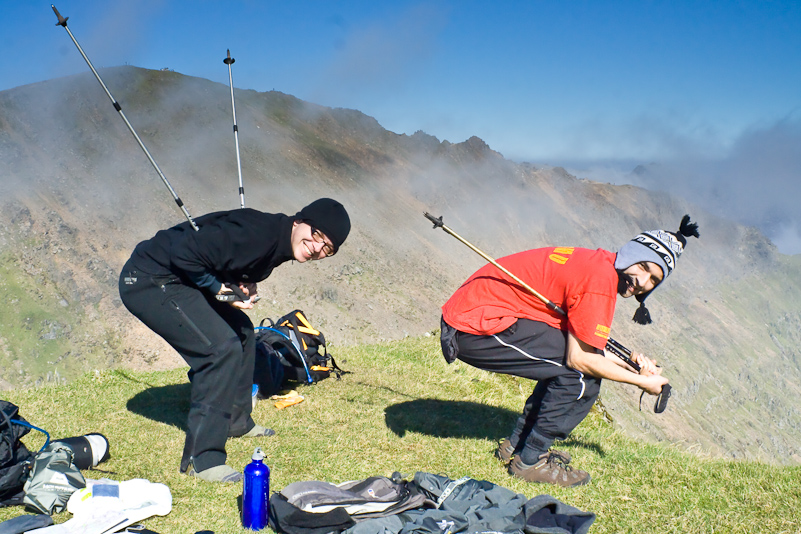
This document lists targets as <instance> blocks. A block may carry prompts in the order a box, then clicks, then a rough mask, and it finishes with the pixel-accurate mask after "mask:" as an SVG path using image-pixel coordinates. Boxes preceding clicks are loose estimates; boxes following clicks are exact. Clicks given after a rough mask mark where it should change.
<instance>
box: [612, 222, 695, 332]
mask: <svg viewBox="0 0 801 534" xmlns="http://www.w3.org/2000/svg"><path fill="white" fill-rule="evenodd" d="M690 236H693V237H700V235H699V234H698V225H697V224H696V223H694V222H690V216H689V215H685V216H684V217H683V218H682V219H681V224H680V225H679V231H678V232H668V231H666V230H652V231H648V232H643V233H641V234H639V235H638V236H636V237H635V238H634V239H632V240H631V241H629V242H628V243H626V244H625V245H623V246H622V247H621V248H620V250H619V251H618V252H617V256H616V258H615V269H617V270H619V271H623V270H626V269H628V268H629V267H631V266H632V265H634V264H635V263H639V262H641V261H649V262H651V263H655V264H657V265H659V267H660V268H661V269H662V281H663V282H664V281H665V279H666V278H667V277H668V275H669V274H670V273H672V272H673V269H675V268H676V260H678V259H679V256H681V253H682V252H684V247H685V246H687V239H686V238H687V237H690ZM651 291H653V289H652V290H651ZM651 291H649V292H648V293H643V294H642V295H637V296H636V297H635V298H636V299H637V301H638V302H639V303H640V307H639V308H637V311H636V312H634V317H633V321H634V322H635V323H639V324H651V322H652V321H651V314H650V312H649V311H648V308H646V307H645V299H646V298H647V297H648V295H650V294H651Z"/></svg>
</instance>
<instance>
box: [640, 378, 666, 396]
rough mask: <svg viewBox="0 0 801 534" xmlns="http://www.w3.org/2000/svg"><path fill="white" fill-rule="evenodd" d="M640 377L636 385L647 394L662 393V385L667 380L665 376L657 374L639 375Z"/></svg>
mask: <svg viewBox="0 0 801 534" xmlns="http://www.w3.org/2000/svg"><path fill="white" fill-rule="evenodd" d="M640 377H641V382H640V383H639V384H637V387H638V388H640V389H641V390H643V391H644V392H646V393H648V394H649V395H659V394H660V393H662V386H664V385H665V384H667V383H668V382H669V380H668V379H667V378H665V377H664V376H659V375H649V376H643V375H640Z"/></svg>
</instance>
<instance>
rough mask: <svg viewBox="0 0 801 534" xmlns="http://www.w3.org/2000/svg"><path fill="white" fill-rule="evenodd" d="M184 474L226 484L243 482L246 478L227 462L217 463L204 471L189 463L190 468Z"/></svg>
mask: <svg viewBox="0 0 801 534" xmlns="http://www.w3.org/2000/svg"><path fill="white" fill-rule="evenodd" d="M184 474H185V475H187V476H190V477H196V478H199V479H200V480H205V481H206V482H222V483H224V484H229V483H234V482H241V481H242V479H243V478H245V477H244V475H243V474H242V473H240V472H239V471H237V470H236V469H234V468H233V467H231V466H228V465H225V464H222V465H215V466H214V467H209V468H208V469H204V470H203V471H195V466H194V465H192V464H189V468H188V469H187V470H186V471H184Z"/></svg>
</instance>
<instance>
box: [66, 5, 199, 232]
mask: <svg viewBox="0 0 801 534" xmlns="http://www.w3.org/2000/svg"><path fill="white" fill-rule="evenodd" d="M50 7H52V8H53V12H54V13H55V14H56V17H58V22H57V23H56V26H63V27H64V29H65V30H67V34H68V35H69V36H70V39H72V42H73V43H75V46H76V47H77V48H78V52H80V53H81V56H83V59H84V61H86V64H87V65H89V68H90V69H91V70H92V73H93V74H94V75H95V78H97V81H98V82H100V85H101V87H103V90H104V91H105V92H106V95H107V96H108V97H109V99H110V100H111V103H112V104H113V105H114V109H116V110H117V112H118V113H119V114H120V117H122V120H123V121H124V122H125V125H126V126H127V127H128V129H129V130H130V131H131V133H132V134H133V136H134V139H136V142H137V143H139V147H140V148H141V149H142V150H143V151H144V153H145V155H146V156H147V159H148V160H150V163H151V164H152V165H153V168H154V169H156V172H157V173H158V175H159V177H160V178H161V181H162V182H164V185H166V186H167V189H169V190H170V193H171V194H172V198H173V199H174V200H175V203H176V204H178V207H179V208H181V211H182V212H183V213H184V215H185V216H186V218H187V220H188V221H189V224H191V225H192V228H194V229H195V230H200V228H198V226H197V224H195V221H194V219H192V216H191V215H189V211H187V209H186V206H184V203H183V201H182V200H181V198H180V197H179V196H178V194H177V193H176V192H175V190H174V189H173V188H172V186H171V185H170V182H169V181H168V180H167V177H166V176H164V173H163V172H161V169H160V168H159V166H158V164H157V163H156V160H154V159H153V156H151V155H150V152H149V151H148V150H147V147H146V146H145V144H144V143H143V142H142V140H141V139H140V138H139V135H137V133H136V130H134V128H133V126H131V123H130V122H128V118H127V117H126V116H125V113H123V111H122V106H120V105H119V103H117V101H116V100H115V99H114V97H113V96H112V95H111V92H110V91H109V90H108V87H106V84H105V83H103V80H102V79H101V78H100V75H99V74H98V73H97V71H96V70H95V68H94V66H93V65H92V62H91V61H89V58H88V57H87V56H86V54H85V53H84V51H83V48H81V45H79V44H78V41H77V40H76V39H75V36H74V35H72V32H71V31H70V29H69V28H68V27H67V20H68V19H69V17H62V16H61V13H59V12H58V9H56V6H55V5H53V4H50Z"/></svg>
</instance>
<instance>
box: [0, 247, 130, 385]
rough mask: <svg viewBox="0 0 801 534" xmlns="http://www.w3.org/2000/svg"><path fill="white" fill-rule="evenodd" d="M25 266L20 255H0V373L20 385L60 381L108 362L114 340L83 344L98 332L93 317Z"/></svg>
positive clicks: (43, 274) (38, 273) (43, 277)
mask: <svg viewBox="0 0 801 534" xmlns="http://www.w3.org/2000/svg"><path fill="white" fill-rule="evenodd" d="M24 246H25V247H31V248H33V247H34V246H36V244H35V243H32V242H31V243H26V244H25V245H24ZM25 266H26V260H25V259H24V256H23V257H22V258H20V257H18V256H15V255H13V254H11V253H7V252H6V253H2V254H0V301H2V302H5V303H6V304H7V305H6V306H3V307H0V378H4V379H6V380H8V381H9V382H10V383H12V384H22V385H33V384H40V383H42V382H51V383H61V382H62V381H66V380H68V379H74V378H76V377H78V376H80V375H81V374H83V373H85V372H86V370H87V369H90V368H93V367H95V368H98V367H99V368H105V367H108V354H106V350H105V349H106V348H108V349H109V350H113V348H114V346H115V345H116V344H117V343H118V340H116V339H113V337H109V338H108V339H106V340H105V344H103V343H100V344H97V345H99V346H95V347H91V348H90V347H89V346H88V345H87V344H86V343H82V342H81V340H82V339H84V338H86V337H87V336H93V337H94V336H96V332H93V331H92V330H93V329H94V328H95V327H96V326H97V321H88V320H86V313H85V312H84V310H83V308H82V307H81V306H80V305H79V304H78V303H75V302H73V303H72V304H68V303H67V301H66V300H64V299H63V298H62V297H60V296H59V292H58V291H57V289H56V288H55V283H54V282H52V281H51V280H48V279H47V278H46V276H45V273H43V272H36V271H32V272H31V273H26V272H24V268H25ZM59 302H63V304H61V305H58V304H57V305H54V303H59Z"/></svg>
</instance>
